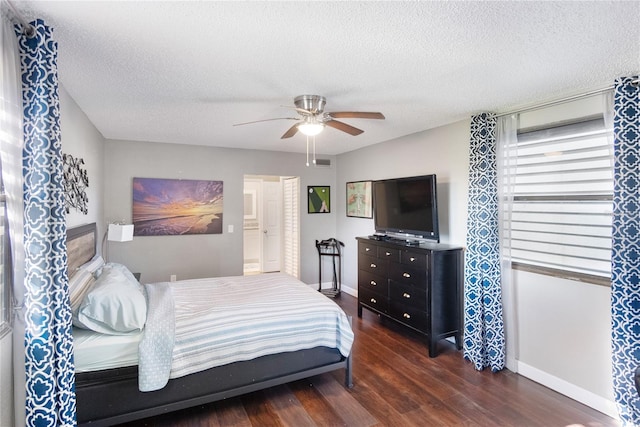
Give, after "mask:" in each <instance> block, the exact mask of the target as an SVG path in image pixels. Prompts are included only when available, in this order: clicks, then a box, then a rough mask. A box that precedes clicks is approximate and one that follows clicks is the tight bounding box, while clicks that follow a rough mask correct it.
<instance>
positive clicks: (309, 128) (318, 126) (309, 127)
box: [298, 123, 324, 136]
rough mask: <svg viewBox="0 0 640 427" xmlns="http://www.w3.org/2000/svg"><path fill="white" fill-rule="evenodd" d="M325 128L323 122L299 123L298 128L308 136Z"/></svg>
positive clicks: (314, 134)
mask: <svg viewBox="0 0 640 427" xmlns="http://www.w3.org/2000/svg"><path fill="white" fill-rule="evenodd" d="M322 129H324V125H323V124H322V123H302V124H299V125H298V130H299V131H300V132H302V133H303V134H305V135H307V136H316V135H318V134H319V133H320V132H322Z"/></svg>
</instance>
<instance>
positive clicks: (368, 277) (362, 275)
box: [358, 270, 389, 295]
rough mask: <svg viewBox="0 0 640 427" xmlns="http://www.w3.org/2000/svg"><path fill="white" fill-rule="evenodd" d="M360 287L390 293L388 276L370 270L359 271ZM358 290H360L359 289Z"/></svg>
mask: <svg viewBox="0 0 640 427" xmlns="http://www.w3.org/2000/svg"><path fill="white" fill-rule="evenodd" d="M358 287H359V289H368V290H370V291H374V292H377V293H379V294H382V295H388V289H389V282H388V281H387V278H386V277H382V276H378V275H377V274H373V273H371V272H369V271H364V270H360V271H358ZM358 292H360V291H359V290H358Z"/></svg>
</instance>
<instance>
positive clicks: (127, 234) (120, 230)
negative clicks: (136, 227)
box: [102, 223, 133, 262]
mask: <svg viewBox="0 0 640 427" xmlns="http://www.w3.org/2000/svg"><path fill="white" fill-rule="evenodd" d="M131 240H133V224H119V223H112V224H109V225H108V226H107V231H106V232H105V233H104V237H103V238H102V254H103V256H104V260H105V261H107V262H108V261H109V242H129V241H131ZM105 243H106V246H105Z"/></svg>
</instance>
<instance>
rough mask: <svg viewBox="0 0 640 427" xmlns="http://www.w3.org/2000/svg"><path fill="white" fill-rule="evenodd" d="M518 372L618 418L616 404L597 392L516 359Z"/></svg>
mask: <svg viewBox="0 0 640 427" xmlns="http://www.w3.org/2000/svg"><path fill="white" fill-rule="evenodd" d="M518 374H520V375H522V376H523V377H527V378H529V379H530V380H533V381H535V382H537V383H540V384H542V385H544V386H546V387H549V388H550V389H552V390H554V391H557V392H558V393H560V394H564V395H565V396H567V397H570V398H571V399H573V400H576V401H578V402H580V403H582V404H583V405H587V406H588V407H590V408H593V409H595V410H596V411H599V412H602V413H603V414H605V415H608V416H610V417H611V418H613V419H616V420H617V419H619V418H618V410H617V409H616V404H615V403H614V402H612V401H610V400H608V399H605V398H604V397H602V396H598V395H597V394H595V393H592V392H590V391H588V390H585V389H583V388H580V387H578V386H576V385H575V384H571V383H570V382H568V381H565V380H563V379H561V378H558V377H555V376H553V375H551V374H549V373H547V372H544V371H541V370H540V369H537V368H534V367H533V366H530V365H527V364H526V363H523V362H520V361H518Z"/></svg>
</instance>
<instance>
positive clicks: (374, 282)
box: [370, 280, 378, 286]
mask: <svg viewBox="0 0 640 427" xmlns="http://www.w3.org/2000/svg"><path fill="white" fill-rule="evenodd" d="M370 283H371V284H372V285H373V286H378V284H377V283H376V281H375V280H372V281H371V282H370Z"/></svg>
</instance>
